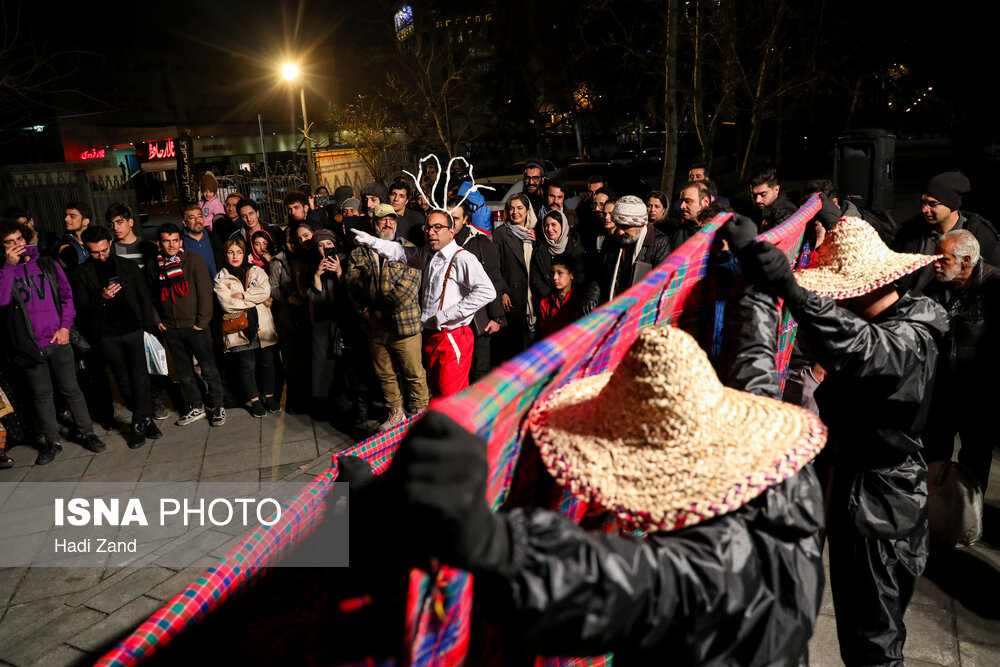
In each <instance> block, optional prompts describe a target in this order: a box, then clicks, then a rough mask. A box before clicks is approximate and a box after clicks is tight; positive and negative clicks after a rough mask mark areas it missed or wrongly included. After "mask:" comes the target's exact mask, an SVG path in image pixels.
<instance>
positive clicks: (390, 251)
mask: <svg viewBox="0 0 1000 667" xmlns="http://www.w3.org/2000/svg"><path fill="white" fill-rule="evenodd" d="M351 232H352V233H353V234H354V235H355V237H354V241H355V243H357V244H358V245H362V246H368V247H369V248H371V249H372V250H374V251H375V252H377V253H378V254H379V255H381V256H382V257H385V258H387V259H390V260H396V261H398V262H405V263H406V264H409V265H410V266H412V267H414V268H416V269H420V271H421V272H422V273H423V285H422V287H421V290H420V296H421V313H420V321H421V323H422V325H423V330H424V361H425V364H424V365H425V367H426V369H427V384H428V385H429V387H430V390H431V394H433V395H434V396H450V395H452V394H455V393H458V392H459V391H462V390H463V389H465V388H466V387H468V386H469V368H470V367H471V366H472V353H473V348H474V346H475V338H476V336H475V333H473V331H472V328H471V327H470V326H469V323H470V322H472V318H473V317H474V316H475V314H476V311H477V310H479V309H480V308H482V307H483V306H485V305H486V304H488V303H489V302H491V301H493V299H495V298H496V296H497V293H496V289H494V287H493V282H492V281H491V280H490V277H489V276H488V275H487V274H486V270H485V269H483V265H482V264H480V262H479V260H478V259H476V258H475V256H473V254H472V253H471V252H468V251H466V250H465V249H464V248H462V247H461V246H459V245H458V243H456V242H455V221H454V220H453V219H452V217H451V215H450V214H449V213H448V212H447V211H445V210H443V209H439V208H436V209H433V210H431V212H430V213H428V214H427V219H426V221H425V222H424V233H425V234H426V235H427V245H426V246H424V247H422V248H417V247H413V246H402V245H400V244H399V243H394V242H393V241H387V240H385V239H380V238H376V237H374V236H372V235H371V234H367V233H365V232H362V231H361V230H358V229H352V230H351Z"/></svg>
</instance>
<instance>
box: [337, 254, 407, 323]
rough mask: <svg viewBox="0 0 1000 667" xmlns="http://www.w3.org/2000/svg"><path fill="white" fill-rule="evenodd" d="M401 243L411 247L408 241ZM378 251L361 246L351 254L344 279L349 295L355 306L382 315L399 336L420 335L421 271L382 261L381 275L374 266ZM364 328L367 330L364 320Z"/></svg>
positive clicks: (385, 260) (400, 263) (382, 259)
mask: <svg viewBox="0 0 1000 667" xmlns="http://www.w3.org/2000/svg"><path fill="white" fill-rule="evenodd" d="M399 242H400V243H401V244H402V245H404V246H409V245H412V244H411V243H410V242H409V241H406V240H405V239H400V240H399ZM374 255H375V251H374V250H370V249H368V248H365V247H363V246H359V247H357V248H355V249H354V250H353V251H352V252H351V257H350V259H349V261H348V265H347V274H346V275H345V276H344V278H345V282H346V284H347V294H348V296H350V298H351V301H352V302H353V303H354V306H355V307H356V308H357V309H358V311H360V310H361V309H362V308H366V307H367V308H372V309H373V310H378V311H381V312H382V313H383V318H382V319H383V320H384V321H385V323H386V324H387V325H388V326H389V330H390V331H392V332H393V333H395V334H398V335H400V336H412V335H414V334H418V333H420V331H421V329H422V326H421V324H420V275H421V274H420V270H419V269H415V268H413V267H412V266H409V265H407V264H406V263H405V262H396V261H391V260H387V259H385V258H380V260H379V263H380V266H381V272H380V271H379V269H378V267H376V266H375V258H374ZM361 322H362V326H367V324H366V323H365V321H364V319H363V318H362V320H361Z"/></svg>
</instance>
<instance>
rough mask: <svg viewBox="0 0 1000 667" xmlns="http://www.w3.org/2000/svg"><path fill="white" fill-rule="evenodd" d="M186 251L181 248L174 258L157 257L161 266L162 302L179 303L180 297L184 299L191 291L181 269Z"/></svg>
mask: <svg viewBox="0 0 1000 667" xmlns="http://www.w3.org/2000/svg"><path fill="white" fill-rule="evenodd" d="M183 255H184V249H183V248H181V249H180V250H178V251H177V254H176V255H174V256H173V257H166V258H164V257H163V253H160V254H159V255H157V256H156V259H157V262H158V263H159V266H160V301H161V302H163V301H167V300H168V299H169V300H170V301H173V302H174V303H177V298H178V297H184V296H185V295H187V293H188V292H189V291H190V289H191V288H190V286H189V285H188V281H187V278H185V277H184V271H183V270H182V269H181V257H182V256H183Z"/></svg>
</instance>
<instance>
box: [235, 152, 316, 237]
mask: <svg viewBox="0 0 1000 667" xmlns="http://www.w3.org/2000/svg"><path fill="white" fill-rule="evenodd" d="M216 179H217V180H218V182H219V192H218V193H216V196H217V197H218V198H219V199H220V200H221V201H225V200H226V197H228V196H229V195H231V194H232V193H234V192H236V193H239V195H240V196H241V197H244V198H246V199H252V200H254V201H255V202H256V203H257V205H258V206H259V207H260V215H261V217H262V218H263V219H264V221H265V222H267V223H269V224H272V225H284V224H285V222H286V221H287V219H288V216H287V214H286V212H285V206H284V203H283V200H284V198H285V195H287V194H288V193H289V192H295V191H298V190H299V188H300V187H301V186H302V185H303V184H304V185H305V186H306V188H308V187H309V176H308V175H307V174H306V173H305V172H304V171H302V170H300V169H299V167H298V165H296V164H294V163H292V162H276V163H274V164H273V165H268V176H265V172H264V167H263V165H255V167H254V170H253V171H252V172H248V171H239V172H236V173H233V174H216Z"/></svg>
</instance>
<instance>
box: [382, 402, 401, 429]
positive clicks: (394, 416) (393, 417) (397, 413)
mask: <svg viewBox="0 0 1000 667" xmlns="http://www.w3.org/2000/svg"><path fill="white" fill-rule="evenodd" d="M404 421H406V413H404V412H403V408H401V407H399V408H392V409H391V410H390V411H389V417H388V419H386V420H385V421H384V422H382V424H381V425H380V426H379V427H378V430H380V431H388V430H389V429H391V428H394V427H396V426H399V425H400V424H402V423H403V422H404Z"/></svg>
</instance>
